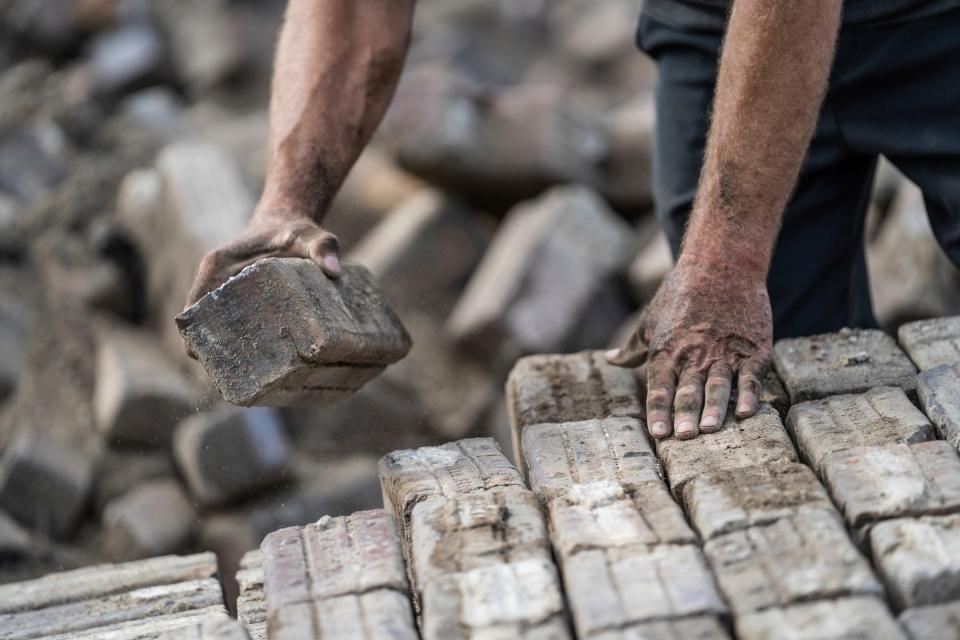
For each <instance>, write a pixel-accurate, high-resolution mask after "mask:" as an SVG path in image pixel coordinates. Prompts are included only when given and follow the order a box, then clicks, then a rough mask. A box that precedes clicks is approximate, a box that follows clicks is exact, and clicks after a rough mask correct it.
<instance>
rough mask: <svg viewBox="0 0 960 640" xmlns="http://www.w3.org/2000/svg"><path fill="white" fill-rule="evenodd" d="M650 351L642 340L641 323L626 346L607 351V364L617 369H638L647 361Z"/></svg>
mask: <svg viewBox="0 0 960 640" xmlns="http://www.w3.org/2000/svg"><path fill="white" fill-rule="evenodd" d="M649 354H650V349H649V347H648V346H647V342H646V340H644V339H643V323H642V322H641V323H640V326H638V327H637V328H636V329H635V330H634V332H633V333H632V334H630V339H629V340H627V344H626V345H625V346H623V347H621V348H619V349H611V350H610V351H607V353H606V356H607V362H609V363H610V364H613V365H616V366H618V367H639V366H640V365H642V364H643V363H645V362H646V361H647V356H648V355H649Z"/></svg>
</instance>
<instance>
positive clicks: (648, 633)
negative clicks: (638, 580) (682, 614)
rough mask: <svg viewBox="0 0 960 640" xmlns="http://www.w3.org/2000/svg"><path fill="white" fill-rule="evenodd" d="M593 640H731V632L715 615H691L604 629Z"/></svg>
mask: <svg viewBox="0 0 960 640" xmlns="http://www.w3.org/2000/svg"><path fill="white" fill-rule="evenodd" d="M590 638H591V640H730V634H729V633H728V632H727V629H726V627H725V626H724V625H723V624H722V623H721V622H720V620H719V619H718V618H716V617H713V616H691V617H689V618H681V619H679V620H663V621H660V622H641V623H639V624H632V625H630V626H628V627H625V628H623V629H614V630H611V631H603V632H601V633H597V634H594V635H592V636H590Z"/></svg>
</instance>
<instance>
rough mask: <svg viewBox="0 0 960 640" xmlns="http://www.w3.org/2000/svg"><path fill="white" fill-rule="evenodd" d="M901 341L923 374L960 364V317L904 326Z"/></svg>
mask: <svg viewBox="0 0 960 640" xmlns="http://www.w3.org/2000/svg"><path fill="white" fill-rule="evenodd" d="M897 338H898V339H899V341H900V346H902V347H903V350H904V351H906V352H907V355H909V356H910V359H911V360H913V362H914V364H916V365H917V368H918V369H920V371H926V370H928V369H933V368H935V367H939V366H940V365H943V364H948V365H955V364H957V363H960V316H952V317H949V318H932V319H930V320H917V321H916V322H908V323H906V324H902V325H900V328H899V329H897Z"/></svg>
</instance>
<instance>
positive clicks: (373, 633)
mask: <svg viewBox="0 0 960 640" xmlns="http://www.w3.org/2000/svg"><path fill="white" fill-rule="evenodd" d="M260 548H261V553H262V562H263V570H264V591H265V594H266V603H267V616H268V630H269V631H268V632H269V636H270V637H271V638H277V639H279V640H282V639H283V638H301V637H326V636H328V635H329V634H331V633H333V632H336V633H339V634H343V635H344V636H345V637H357V638H370V639H371V640H372V639H374V638H386V637H395V638H416V637H417V633H416V628H415V626H414V623H413V614H412V610H411V607H410V600H409V590H408V587H407V579H406V575H405V573H404V566H403V556H402V551H401V548H400V541H399V539H398V537H397V532H396V529H395V527H394V524H393V521H392V519H391V517H390V516H388V515H387V514H386V513H385V512H384V511H382V510H374V511H362V512H358V513H355V514H353V515H351V516H347V517H341V518H331V517H328V516H325V517H323V518H321V519H320V520H319V521H318V522H317V523H315V524H312V525H307V526H305V527H303V528H299V527H290V528H287V529H280V530H279V531H275V532H273V533H271V534H270V535H268V536H267V537H266V538H264V540H263V543H262V544H261V546H260ZM388 629H389V630H391V633H392V634H393V635H389V634H388Z"/></svg>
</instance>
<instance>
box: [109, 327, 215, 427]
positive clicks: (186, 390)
mask: <svg viewBox="0 0 960 640" xmlns="http://www.w3.org/2000/svg"><path fill="white" fill-rule="evenodd" d="M150 340H151V338H150V337H149V336H147V335H135V334H127V333H123V334H121V333H120V332H110V333H108V334H104V335H102V336H101V338H100V341H99V346H98V352H97V386H96V395H95V396H94V410H95V412H96V418H97V428H98V429H99V430H100V432H101V433H103V434H105V435H106V436H108V437H110V438H113V439H115V440H119V441H122V442H128V443H136V444H142V445H153V446H164V445H169V443H170V439H171V437H172V436H173V430H174V428H175V427H176V426H177V422H179V421H180V420H181V419H182V418H184V417H186V416H187V415H189V414H190V413H191V411H193V406H194V404H195V402H196V400H197V394H196V392H195V391H194V389H193V387H192V385H191V384H190V383H189V382H188V381H187V380H186V378H185V377H184V376H183V375H182V374H181V373H180V372H179V371H178V370H177V369H176V368H175V367H174V365H173V364H172V363H170V362H168V361H167V359H166V354H164V352H163V350H162V349H160V348H159V347H157V346H156V345H154V344H152V343H151V342H150Z"/></svg>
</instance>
